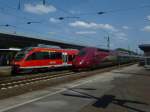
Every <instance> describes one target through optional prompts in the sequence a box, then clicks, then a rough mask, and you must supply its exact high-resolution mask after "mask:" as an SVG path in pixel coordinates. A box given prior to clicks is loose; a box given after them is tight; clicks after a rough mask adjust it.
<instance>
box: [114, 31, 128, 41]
mask: <svg viewBox="0 0 150 112" xmlns="http://www.w3.org/2000/svg"><path fill="white" fill-rule="evenodd" d="M114 35H115V36H116V37H117V39H119V40H123V41H126V40H128V39H127V38H126V36H127V35H126V34H125V33H123V32H118V33H115V34H114Z"/></svg>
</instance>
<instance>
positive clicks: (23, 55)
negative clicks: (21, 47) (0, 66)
mask: <svg viewBox="0 0 150 112" xmlns="http://www.w3.org/2000/svg"><path fill="white" fill-rule="evenodd" d="M24 57H25V53H24V52H20V53H18V54H17V55H16V56H15V60H16V61H20V60H21V59H23V58H24Z"/></svg>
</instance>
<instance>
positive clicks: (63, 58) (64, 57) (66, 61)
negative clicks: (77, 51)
mask: <svg viewBox="0 0 150 112" xmlns="http://www.w3.org/2000/svg"><path fill="white" fill-rule="evenodd" d="M62 60H63V65H67V63H68V55H67V53H62Z"/></svg>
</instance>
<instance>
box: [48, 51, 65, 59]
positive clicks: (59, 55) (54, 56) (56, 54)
mask: <svg viewBox="0 0 150 112" xmlns="http://www.w3.org/2000/svg"><path fill="white" fill-rule="evenodd" d="M50 59H62V53H60V52H51V53H50Z"/></svg>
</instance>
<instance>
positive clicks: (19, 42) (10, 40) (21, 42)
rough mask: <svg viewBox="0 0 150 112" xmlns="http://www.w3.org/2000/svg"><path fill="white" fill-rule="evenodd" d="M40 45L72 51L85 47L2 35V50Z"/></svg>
mask: <svg viewBox="0 0 150 112" xmlns="http://www.w3.org/2000/svg"><path fill="white" fill-rule="evenodd" d="M38 44H45V45H54V46H59V47H61V48H72V49H80V48H83V47H85V46H82V45H77V44H72V43H65V42H61V41H53V40H46V39H40V38H33V37H27V36H20V35H13V34H5V33H0V49H8V48H24V47H30V46H33V47H35V46H37V45H38Z"/></svg>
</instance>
